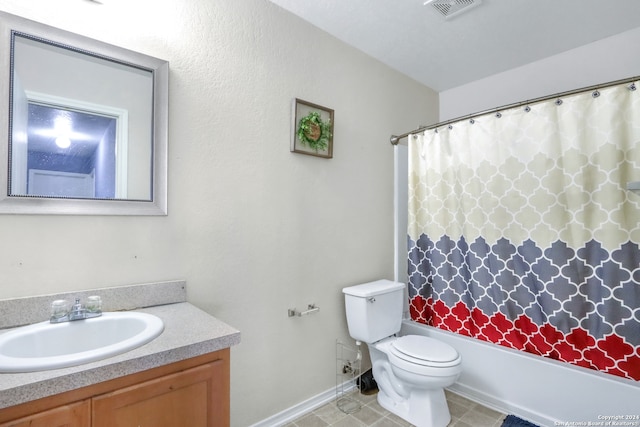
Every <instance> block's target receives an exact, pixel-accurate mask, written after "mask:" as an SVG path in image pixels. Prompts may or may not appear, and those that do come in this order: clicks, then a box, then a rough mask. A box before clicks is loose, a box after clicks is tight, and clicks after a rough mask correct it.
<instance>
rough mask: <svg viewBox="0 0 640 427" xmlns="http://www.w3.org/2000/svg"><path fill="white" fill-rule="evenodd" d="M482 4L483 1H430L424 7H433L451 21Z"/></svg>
mask: <svg viewBox="0 0 640 427" xmlns="http://www.w3.org/2000/svg"><path fill="white" fill-rule="evenodd" d="M480 3H482V0H428V1H426V2H425V3H424V5H425V6H427V5H431V6H432V7H433V8H434V9H435V10H437V11H438V13H440V14H441V15H442V16H444V17H445V18H447V19H449V18H453V17H454V16H456V15H459V14H461V13H462V12H465V11H468V10H469V9H471V8H473V7H475V6H478V5H479V4H480Z"/></svg>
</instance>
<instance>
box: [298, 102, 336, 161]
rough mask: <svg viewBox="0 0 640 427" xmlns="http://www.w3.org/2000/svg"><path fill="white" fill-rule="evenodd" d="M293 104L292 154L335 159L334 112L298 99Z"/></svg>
mask: <svg viewBox="0 0 640 427" xmlns="http://www.w3.org/2000/svg"><path fill="white" fill-rule="evenodd" d="M292 104H293V112H292V117H293V123H292V132H291V152H293V153H299V154H307V155H309V156H315V157H322V158H325V159H331V158H333V124H334V121H333V119H334V111H333V110H332V109H330V108H327V107H323V106H321V105H318V104H314V103H312V102H308V101H303V100H302V99H298V98H295V99H294V100H293V103H292Z"/></svg>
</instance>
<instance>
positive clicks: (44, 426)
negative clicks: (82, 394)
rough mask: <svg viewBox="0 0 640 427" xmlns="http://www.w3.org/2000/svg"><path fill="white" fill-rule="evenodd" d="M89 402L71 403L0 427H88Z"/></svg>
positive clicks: (89, 423)
mask: <svg viewBox="0 0 640 427" xmlns="http://www.w3.org/2000/svg"><path fill="white" fill-rule="evenodd" d="M90 416H91V401H90V400H84V401H82V402H76V403H71V404H69V405H64V406H60V407H58V408H53V409H49V410H48V411H44V412H40V413H38V414H34V415H29V416H28V417H24V418H20V419H19V420H15V421H9V422H8V423H4V424H0V427H90V426H91V422H90V419H89V417H90Z"/></svg>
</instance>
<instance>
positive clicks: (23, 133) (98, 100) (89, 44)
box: [0, 14, 168, 215]
mask: <svg viewBox="0 0 640 427" xmlns="http://www.w3.org/2000/svg"><path fill="white" fill-rule="evenodd" d="M0 18H2V27H3V28H2V39H3V40H2V41H3V43H5V45H4V46H3V47H2V50H3V53H4V52H5V51H8V53H9V55H8V56H9V58H10V61H9V63H8V64H6V65H8V67H7V68H8V69H7V70H6V71H4V70H3V73H2V75H4V76H6V77H7V78H8V79H7V80H6V83H7V85H8V87H9V90H8V91H7V92H8V93H6V95H7V101H8V109H7V110H6V111H8V117H7V120H6V126H7V133H5V135H7V136H8V138H7V141H6V145H5V144H2V145H4V146H3V147H1V148H2V151H3V153H2V156H3V157H4V156H5V155H6V160H7V161H6V163H4V164H5V165H7V167H6V169H5V168H4V167H0V173H1V174H2V175H3V178H2V180H1V181H0V186H1V187H0V191H3V193H4V190H2V188H3V187H4V188H6V195H5V194H2V195H1V196H0V213H54V214H55V213H59V214H115V215H128V214H133V215H166V138H167V109H168V108H167V91H168V78H167V76H168V64H167V62H166V61H162V60H159V59H156V58H152V57H149V56H146V55H143V54H139V53H136V52H132V51H128V50H126V49H122V48H119V47H116V46H112V45H107V44H105V43H102V42H98V41H95V40H91V39H88V38H85V37H82V36H79V35H75V34H72V33H68V32H65V31H62V30H58V29H55V28H53V27H48V26H45V25H42V24H38V23H35V22H33V21H28V20H24V19H22V18H19V17H15V16H13V15H7V14H1V15H0ZM5 18H7V19H8V21H5ZM7 43H8V45H7ZM4 182H6V187H5V186H4V185H3V183H4Z"/></svg>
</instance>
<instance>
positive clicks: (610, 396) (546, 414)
mask: <svg viewBox="0 0 640 427" xmlns="http://www.w3.org/2000/svg"><path fill="white" fill-rule="evenodd" d="M401 334H402V335H407V334H412V335H425V336H429V337H432V338H436V339H439V340H441V341H444V342H446V343H448V344H449V345H451V346H453V347H454V348H456V350H458V352H459V353H460V354H461V355H462V367H463V368H462V374H461V375H460V379H459V380H458V381H457V382H456V383H455V384H454V385H452V386H451V387H449V390H450V391H452V392H453V393H456V394H459V395H461V396H464V397H466V398H468V399H471V400H473V401H475V402H477V403H481V404H483V405H485V406H487V407H490V408H493V409H496V410H498V411H500V412H503V413H506V414H513V415H516V416H518V417H520V418H523V419H526V420H529V421H531V422H533V423H535V424H537V425H539V426H544V427H551V426H580V425H584V426H593V425H603V426H606V425H610V426H614V425H627V426H640V382H637V381H633V380H628V379H624V378H618V377H614V376H612V375H609V374H603V373H600V372H597V371H593V370H590V369H586V368H581V367H577V366H573V365H569V364H567V363H563V362H558V361H556V360H552V359H547V358H544V357H540V356H535V355H532V354H528V353H524V352H521V351H517V350H513V349H510V348H506V347H502V346H499V345H495V344H489V343H486V342H483V341H480V340H477V339H473V338H468V337H465V336H462V335H458V334H454V333H451V332H448V331H443V330H441V329H437V328H434V327H431V326H426V325H423V324H420V323H416V322H413V321H411V320H404V321H403V324H402V331H401ZM607 423H609V424H607Z"/></svg>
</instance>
